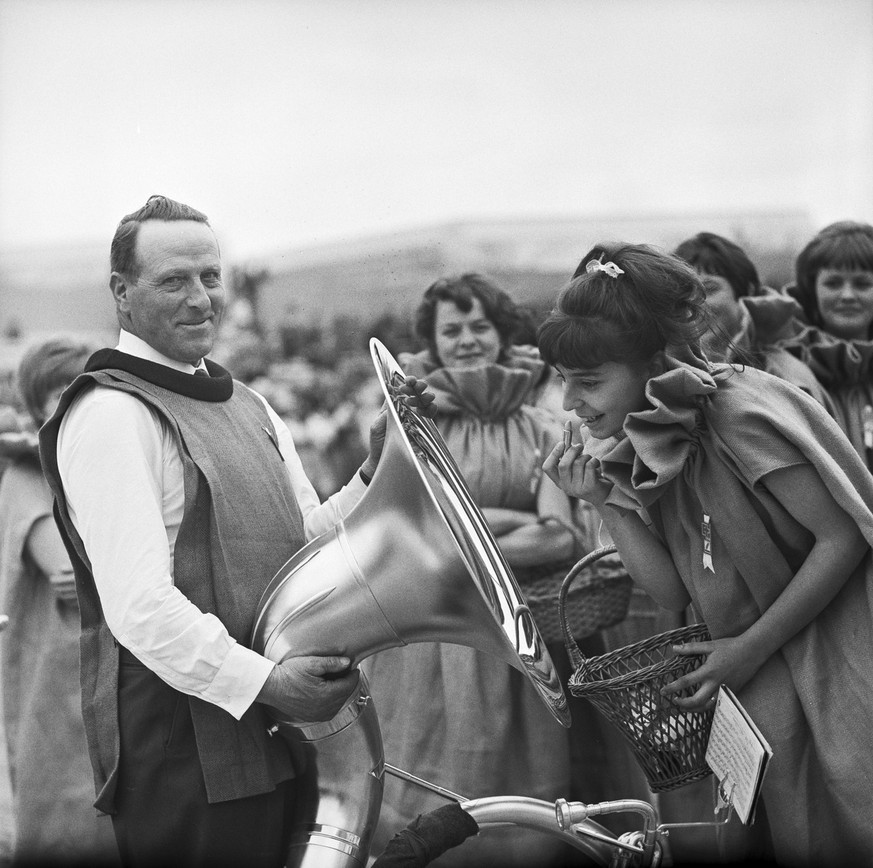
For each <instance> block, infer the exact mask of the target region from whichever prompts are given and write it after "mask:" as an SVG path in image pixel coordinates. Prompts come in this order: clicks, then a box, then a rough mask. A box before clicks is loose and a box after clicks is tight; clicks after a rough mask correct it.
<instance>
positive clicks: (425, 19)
mask: <svg viewBox="0 0 873 868" xmlns="http://www.w3.org/2000/svg"><path fill="white" fill-rule="evenodd" d="M156 192H160V193H164V194H166V195H169V196H172V197H173V198H176V199H180V200H182V201H185V202H188V203H189V204H191V205H194V206H195V207H198V208H200V209H201V210H203V211H205V212H206V213H207V214H208V215H209V217H210V218H211V220H212V223H213V225H214V226H215V228H216V230H217V231H218V233H219V237H220V239H221V240H222V244H223V248H224V250H225V253H227V252H228V251H230V253H231V255H234V256H237V257H247V256H253V255H258V254H261V253H269V252H272V251H275V250H279V249H283V248H287V247H289V246H298V245H309V244H316V243H319V242H325V241H333V240H335V239H337V238H343V237H350V236H357V235H365V234H369V233H373V232H380V231H384V230H390V229H401V228H406V227H412V226H420V225H424V224H429V223H432V222H438V221H443V220H453V219H476V218H495V217H498V218H499V217H513V218H515V217H526V216H531V217H538V216H546V217H548V216H571V215H575V214H580V215H591V214H597V213H603V212H607V213H610V214H633V213H635V212H640V211H642V212H645V213H652V212H666V213H669V212H676V211H680V212H681V211H689V210H694V211H697V210H735V209H768V210H769V209H783V208H785V209H792V208H798V209H804V210H806V211H808V212H809V214H810V216H811V218H812V220H813V222H814V223H815V224H816V225H820V224H823V223H824V222H827V221H830V220H833V219H839V218H845V217H854V218H860V219H865V220H868V221H871V222H873V0H722V2H718V0H574V2H571V0H523V2H515V0H455V2H452V0H313V2H310V0H175V2H169V0H167V2H161V0H0V248H5V249H8V248H11V247H18V246H21V245H29V244H38V243H45V242H49V243H56V242H76V241H95V240H96V241H101V240H105V241H107V242H108V239H109V238H110V237H111V235H112V232H113V231H114V228H115V225H116V223H117V222H118V220H119V218H120V217H121V216H122V215H124V214H125V213H127V212H129V211H132V210H134V209H135V208H137V207H138V206H139V205H141V204H142V203H143V202H144V201H145V199H146V198H147V197H148V196H149V195H150V194H152V193H156ZM641 240H642V239H641Z"/></svg>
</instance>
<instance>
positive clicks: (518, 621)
mask: <svg viewBox="0 0 873 868" xmlns="http://www.w3.org/2000/svg"><path fill="white" fill-rule="evenodd" d="M370 352H371V355H372V359H373V363H374V365H375V368H376V373H377V375H378V379H379V382H380V385H381V387H382V391H383V393H384V395H385V399H386V404H387V412H388V422H387V430H386V436H385V444H384V447H383V451H382V456H381V458H380V460H379V464H378V466H377V469H376V472H375V475H374V477H373V479H372V481H371V482H370V485H369V487H368V489H367V491H366V493H365V494H364V496H363V497H362V498H361V500H360V501H359V502H358V504H357V505H356V506H355V507H354V509H353V510H351V512H350V513H349V514H348V515H347V516H346V517H345V519H344V520H342V521H340V522H339V523H338V524H337V526H336V527H334V528H333V529H332V530H331V531H329V532H328V533H325V534H323V535H322V536H320V537H318V538H317V539H315V540H312V541H311V542H309V543H308V544H307V545H306V546H304V547H303V548H302V549H301V550H300V551H299V552H298V553H297V554H295V555H294V556H293V557H292V558H291V559H290V560H289V561H288V562H287V563H286V564H285V565H284V566H283V567H282V569H281V570H279V572H278V573H277V574H276V576H275V577H274V578H273V580H272V581H271V582H270V584H269V585H268V586H267V588H266V590H265V591H264V595H263V598H262V600H261V603H260V605H259V608H258V612H257V614H256V618H255V625H254V628H253V633H252V643H251V647H252V648H253V649H254V650H255V651H258V652H259V653H261V654H263V655H264V656H265V657H267V658H269V659H270V660H273V661H275V662H281V661H282V660H285V659H287V658H288V657H292V656H301V655H311V654H315V655H344V656H347V657H349V658H350V659H351V660H352V661H353V665H357V664H359V663H360V662H361V661H362V660H364V659H365V658H367V657H369V656H370V655H372V654H374V653H376V652H377V651H380V650H383V649H386V648H392V647H397V646H401V645H407V644H410V643H415V642H450V643H454V644H457V645H465V646H468V647H471V648H476V649H478V650H480V651H484V652H487V653H489V654H492V655H495V656H496V657H498V658H500V659H501V660H504V661H505V662H506V663H507V664H509V665H510V666H513V667H515V668H516V669H517V670H519V671H520V672H522V673H523V674H524V675H525V676H526V678H527V679H528V681H529V682H530V684H531V686H532V687H533V688H534V690H536V692H537V693H538V695H539V696H540V698H541V699H542V701H543V703H544V704H545V705H546V707H547V708H548V709H549V711H550V712H551V714H552V716H553V717H554V718H555V720H556V721H557V722H558V723H560V724H561V725H562V726H569V725H570V714H569V710H568V706H567V700H566V697H565V696H564V692H563V690H562V688H561V684H560V680H559V678H558V675H557V672H556V671H555V667H554V664H553V663H552V660H551V658H550V657H549V653H548V651H547V650H546V646H545V643H544V641H543V639H542V637H541V636H540V634H539V631H538V629H537V626H536V624H535V623H534V620H533V617H532V616H531V613H530V610H529V609H528V607H527V605H526V603H525V601H524V597H523V595H522V593H521V591H520V590H519V587H518V584H517V583H516V581H515V578H514V576H513V575H512V571H511V569H510V568H509V565H508V564H507V563H506V560H505V558H504V557H503V555H502V553H501V551H500V549H499V547H498V545H497V543H496V541H495V539H494V536H493V534H492V533H491V531H490V530H489V529H488V526H487V524H486V523H485V520H484V518H483V517H482V514H481V512H480V511H479V509H478V507H477V506H476V504H475V503H474V501H473V499H472V497H471V495H470V492H469V490H468V489H467V485H466V483H465V481H464V479H463V477H462V476H461V473H460V471H459V469H458V466H457V464H456V462H455V460H454V458H453V457H452V455H451V454H450V452H449V450H448V448H447V447H446V444H445V442H444V441H443V439H442V436H441V435H440V433H439V431H438V429H437V427H436V426H435V425H434V424H433V422H432V421H431V420H430V419H427V418H425V417H423V416H420V415H418V413H416V412H415V411H413V410H411V409H409V408H408V407H407V405H406V402H405V398H404V397H403V396H402V395H400V394H399V392H398V386H400V385H402V384H403V382H404V374H403V371H402V370H401V368H400V366H399V365H398V364H397V362H396V361H395V360H394V358H393V357H392V356H391V354H390V353H389V352H388V350H387V349H386V348H385V347H384V346H383V345H382V344H381V343H380V342H379V341H378V340H376V339H375V338H374V339H372V340H371V341H370ZM275 719H276V722H277V725H278V727H279V730H280V732H282V733H283V734H284V735H286V737H288V738H289V740H291V741H293V742H295V743H297V744H299V743H300V742H301V741H302V743H303V745H304V746H305V747H306V749H307V751H308V752H309V754H310V758H311V759H312V761H313V762H314V764H315V767H316V769H317V775H318V787H317V789H318V797H317V801H318V804H317V805H315V806H312V808H313V809H312V810H311V811H310V818H309V820H308V821H307V822H306V823H305V824H303V825H304V827H302V828H301V829H298V830H297V831H296V832H295V835H294V838H293V840H292V850H291V855H290V856H289V861H288V863H287V864H288V865H294V866H298V865H299V866H309V865H312V866H315V865H318V866H331V868H333V866H336V868H339V866H343V868H346V866H357V865H364V864H366V860H367V855H368V850H369V841H370V837H371V835H372V832H373V829H374V827H375V823H376V821H377V820H378V815H379V808H380V805H381V794H382V775H383V771H384V769H383V761H384V760H383V757H382V742H381V735H380V734H379V729H378V719H377V716H376V712H375V709H374V708H373V704H372V702H371V701H370V699H369V696H367V685H366V679H365V678H364V677H363V675H362V678H361V684H360V686H359V689H358V690H357V691H356V692H355V693H354V694H353V695H352V696H351V697H350V698H349V700H348V701H347V702H346V704H345V706H344V707H343V709H341V711H340V712H339V713H338V714H337V715H336V717H334V719H333V720H331V721H328V722H326V723H313V724H301V723H300V722H299V721H296V722H295V721H288V720H283V719H281V717H280V716H278V714H276V715H275ZM295 848H298V849H297V850H296V851H295Z"/></svg>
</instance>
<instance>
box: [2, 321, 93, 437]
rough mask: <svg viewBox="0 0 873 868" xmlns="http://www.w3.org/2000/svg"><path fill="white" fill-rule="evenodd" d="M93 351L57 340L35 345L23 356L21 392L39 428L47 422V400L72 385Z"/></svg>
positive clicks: (65, 339)
mask: <svg viewBox="0 0 873 868" xmlns="http://www.w3.org/2000/svg"><path fill="white" fill-rule="evenodd" d="M93 352H94V347H92V346H91V345H90V344H88V343H85V342H83V341H80V340H76V339H75V338H68V337H57V338H51V339H50V340H47V341H43V342H42V343H39V344H36V345H34V346H32V347H31V348H30V349H28V350H27V352H26V353H25V354H24V356H23V357H22V359H21V362H20V363H19V365H18V373H17V378H18V391H19V393H20V394H21V399H22V401H23V402H24V406H25V407H26V408H27V412H28V413H30V415H31V417H32V418H33V421H34V422H35V423H36V426H37V427H39V426H40V425H42V424H43V422H45V418H44V414H43V407H44V405H45V402H46V398H48V396H49V395H50V394H51V393H52V392H53V391H54V390H55V389H61V388H66V387H67V386H68V385H69V384H70V383H72V382H73V380H75V379H76V377H77V376H79V374H81V373H82V371H83V370H84V368H85V362H87V361H88V358H89V356H90V355H91V354H92V353H93Z"/></svg>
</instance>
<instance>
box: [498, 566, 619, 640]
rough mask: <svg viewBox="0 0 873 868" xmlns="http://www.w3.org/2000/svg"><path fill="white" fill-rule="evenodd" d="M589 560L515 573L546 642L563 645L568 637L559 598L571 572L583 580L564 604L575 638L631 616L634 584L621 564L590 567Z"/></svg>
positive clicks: (520, 570) (572, 590)
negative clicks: (629, 613) (563, 626)
mask: <svg viewBox="0 0 873 868" xmlns="http://www.w3.org/2000/svg"><path fill="white" fill-rule="evenodd" d="M613 551H614V549H613ZM585 560H586V559H585V558H583V559H582V560H580V561H576V560H572V561H567V562H565V563H563V564H552V565H546V566H543V567H522V568H515V569H514V570H513V574H514V575H515V578H516V579H517V580H518V583H519V585H520V587H521V590H522V593H523V594H524V598H525V600H526V601H527V604H528V607H529V608H530V610H531V614H532V615H533V619H534V621H535V622H536V625H537V628H538V629H539V631H540V635H541V636H542V637H543V639H544V640H545V641H546V642H561V641H563V638H564V633H563V629H562V614H561V608H560V606H559V605H558V599H559V596H560V592H561V586H562V584H563V582H564V581H565V579H566V577H567V575H568V571H569V575H572V576H573V577H574V578H576V577H577V576H578V577H579V580H578V581H577V583H576V585H575V587H573V588H572V589H571V590H570V592H569V593H568V594H567V596H566V599H565V602H564V614H563V617H564V618H566V620H567V622H568V625H569V629H570V632H571V635H572V636H574V637H575V638H576V639H584V638H586V637H587V636H591V635H593V634H594V633H596V632H597V631H598V630H605V629H606V628H607V627H613V626H615V625H616V624H618V623H619V622H621V621H623V620H624V619H625V617H626V616H627V611H628V605H629V604H630V598H631V591H632V589H633V582H632V581H631V578H630V576H628V574H627V572H626V571H625V569H624V567H623V566H622V565H621V562H620V561H617V563H616V564H608V563H603V562H602V563H587V564H586V563H585Z"/></svg>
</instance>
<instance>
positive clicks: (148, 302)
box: [110, 220, 225, 365]
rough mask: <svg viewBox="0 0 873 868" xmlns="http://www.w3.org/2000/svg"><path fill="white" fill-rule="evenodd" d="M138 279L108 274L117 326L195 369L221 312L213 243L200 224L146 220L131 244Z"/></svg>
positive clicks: (217, 262) (206, 350)
mask: <svg viewBox="0 0 873 868" xmlns="http://www.w3.org/2000/svg"><path fill="white" fill-rule="evenodd" d="M135 252H136V262H137V264H138V266H139V275H138V276H137V277H132V276H131V275H122V274H118V273H117V272H113V273H112V277H111V279H110V286H111V288H112V293H113V295H114V296H115V302H116V307H117V309H118V316H119V320H120V322H121V324H122V326H123V327H124V328H125V329H127V330H128V331H130V332H132V333H133V334H135V335H136V336H137V337H138V338H141V339H142V340H144V341H145V342H146V343H147V344H149V346H151V347H153V348H154V349H156V350H158V351H159V352H161V353H163V354H164V355H165V356H168V357H169V358H171V359H174V360H175V361H177V362H187V363H188V364H192V365H196V364H197V363H198V362H199V361H200V359H202V358H203V356H205V355H207V354H208V353H209V352H210V350H211V349H212V345H213V343H214V342H215V335H216V332H217V330H218V324H219V322H220V320H221V314H222V312H223V311H224V302H225V294H224V286H223V284H222V282H221V258H220V256H219V252H218V242H217V241H216V239H215V235H214V234H213V232H212V230H211V229H210V228H209V227H208V226H207V225H206V224H205V223H197V222H196V221H194V220H147V221H146V222H145V223H143V224H142V225H141V226H140V227H139V233H138V235H137V239H136V250H135Z"/></svg>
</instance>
